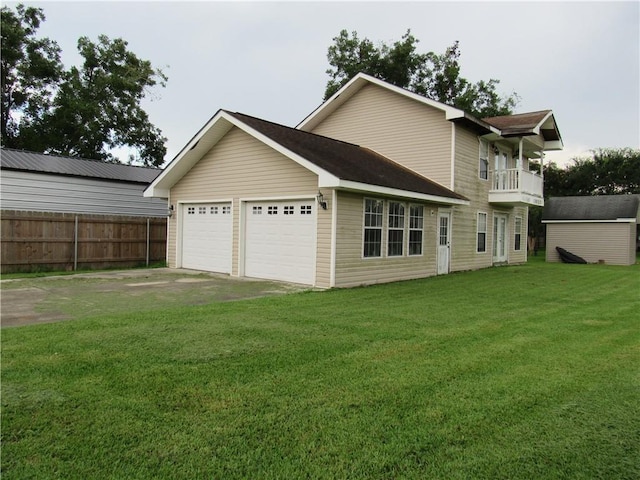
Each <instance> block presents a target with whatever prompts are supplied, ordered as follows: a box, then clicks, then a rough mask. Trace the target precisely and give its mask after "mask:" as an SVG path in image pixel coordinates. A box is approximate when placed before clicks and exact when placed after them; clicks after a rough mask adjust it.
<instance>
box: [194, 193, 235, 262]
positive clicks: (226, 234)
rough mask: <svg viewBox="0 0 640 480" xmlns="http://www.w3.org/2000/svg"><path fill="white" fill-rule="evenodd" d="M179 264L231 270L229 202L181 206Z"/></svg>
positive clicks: (231, 226) (231, 216) (231, 225)
mask: <svg viewBox="0 0 640 480" xmlns="http://www.w3.org/2000/svg"><path fill="white" fill-rule="evenodd" d="M182 219H183V221H182V267H183V268H192V269H194V270H205V271H209V272H220V273H231V243H232V231H233V221H232V219H233V215H232V214H231V203H201V204H187V205H183V207H182Z"/></svg>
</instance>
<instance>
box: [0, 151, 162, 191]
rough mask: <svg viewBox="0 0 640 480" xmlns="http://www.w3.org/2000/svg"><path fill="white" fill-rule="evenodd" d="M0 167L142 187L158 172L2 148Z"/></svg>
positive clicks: (157, 170)
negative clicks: (126, 183) (111, 181)
mask: <svg viewBox="0 0 640 480" xmlns="http://www.w3.org/2000/svg"><path fill="white" fill-rule="evenodd" d="M0 165H1V167H2V168H3V169H7V170H17V171H23V172H33V173H44V174H52V175H65V176H72V177H88V178H96V179H101V180H113V181H121V182H130V183H144V184H149V183H151V182H152V181H153V180H154V179H155V178H156V177H157V176H158V175H159V174H160V172H161V170H160V169H158V168H148V167H138V166H134V165H123V164H120V163H106V162H101V161H99V160H87V159H83V158H73V157H62V156H58V155H46V154H44V153H35V152H26V151H23V150H14V149H10V148H4V147H3V148H2V150H1V154H0Z"/></svg>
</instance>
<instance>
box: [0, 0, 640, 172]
mask: <svg viewBox="0 0 640 480" xmlns="http://www.w3.org/2000/svg"><path fill="white" fill-rule="evenodd" d="M3 3H4V5H7V6H9V7H13V6H15V5H16V2H3ZM23 3H25V4H28V5H31V6H37V7H41V8H43V10H44V12H45V15H46V17H47V19H46V21H45V23H44V24H43V25H42V27H41V29H40V34H41V35H42V36H48V37H49V38H51V39H54V40H56V41H57V42H58V43H59V45H60V47H61V48H62V50H63V62H64V63H65V66H67V67H68V66H70V65H72V64H74V63H78V62H79V60H80V58H79V56H78V55H77V49H76V43H77V39H78V38H79V37H80V36H83V35H84V36H88V37H90V38H91V39H93V40H95V39H96V38H97V36H98V35H100V34H106V35H108V36H109V37H111V38H116V37H121V38H123V39H125V40H127V41H128V42H129V47H130V49H131V50H132V51H133V52H135V53H136V54H137V55H138V56H140V57H141V58H144V59H147V60H150V61H151V63H152V64H153V65H154V66H155V67H159V68H161V69H162V70H163V71H164V72H165V73H166V74H167V76H168V77H169V81H168V83H167V86H166V88H164V89H156V90H154V95H153V96H154V98H153V99H152V100H149V101H145V108H146V110H147V111H148V113H149V115H150V117H151V121H152V122H153V123H154V124H155V125H157V126H158V127H159V128H161V129H162V131H163V134H164V135H165V136H166V137H167V138H168V143H167V149H168V152H167V157H166V160H167V161H168V160H171V159H172V158H173V157H174V156H175V155H176V154H177V153H178V152H179V150H180V149H181V148H182V147H183V146H184V145H185V144H186V143H187V142H188V140H189V139H190V138H191V137H192V136H193V135H194V134H195V133H196V132H197V131H198V129H200V128H201V127H202V126H203V125H204V124H205V123H206V122H207V121H208V120H209V118H211V117H212V116H213V115H214V114H215V112H216V111H217V110H218V109H220V108H224V109H227V110H232V111H238V112H242V113H246V114H249V115H253V116H256V117H260V118H264V119H266V120H270V121H273V122H277V123H281V124H284V125H289V126H295V125H297V124H298V123H299V122H300V121H301V120H302V119H303V118H304V117H306V116H307V115H308V114H309V113H310V112H311V111H313V110H314V109H315V108H316V107H318V105H320V103H321V102H322V96H323V93H324V89H325V86H326V83H327V81H328V79H329V77H328V75H327V74H326V69H327V68H329V64H328V62H327V57H326V55H327V48H328V47H329V46H330V45H331V44H332V43H333V38H334V37H336V36H337V35H338V33H339V32H340V30H342V29H347V30H348V31H357V32H358V36H359V37H360V38H365V37H366V38H369V39H370V40H372V41H373V42H374V43H377V42H385V43H388V44H390V43H393V42H394V41H396V40H399V39H400V38H401V36H402V35H403V34H404V33H405V32H406V31H407V29H411V32H412V33H413V35H414V36H415V37H416V38H418V39H419V40H420V44H419V50H420V51H421V52H424V53H426V52H428V51H434V52H436V53H443V52H444V51H445V49H446V48H447V47H448V46H450V45H451V44H453V42H454V41H456V40H459V41H460V50H461V52H462V55H461V65H462V75H463V76H464V77H465V78H467V79H469V80H471V81H474V82H475V81H478V80H488V79H490V78H495V79H498V80H500V85H499V90H500V91H501V93H503V94H509V93H511V92H516V93H517V94H518V95H519V96H520V98H521V101H520V104H519V105H518V108H517V111H518V112H526V111H535V110H542V109H552V110H553V111H554V114H555V117H556V121H557V123H558V126H559V128H560V133H561V135H562V137H563V140H564V144H565V150H564V152H562V153H554V154H551V155H550V156H549V157H548V158H549V159H551V160H553V161H556V162H558V163H560V164H563V163H564V162H566V161H567V160H568V159H569V158H572V157H574V156H577V155H583V154H585V153H587V152H588V150H589V149H592V148H598V147H634V148H638V147H639V146H640V93H639V90H640V33H639V32H640V2H637V1H630V2H575V1H573V2H540V1H536V2H517V1H511V2H506V1H503V2H478V1H474V2H446V3H445V2H426V1H424V2H422V1H413V2H353V1H347V2H325V1H323V2H275V3H274V2H262V1H261V2H217V1H206V2H205V1H202V2H158V1H156V2H53V1H46V2H23Z"/></svg>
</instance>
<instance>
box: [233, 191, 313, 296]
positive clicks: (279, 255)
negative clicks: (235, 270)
mask: <svg viewBox="0 0 640 480" xmlns="http://www.w3.org/2000/svg"><path fill="white" fill-rule="evenodd" d="M245 213H246V215H245V218H246V224H245V226H246V229H245V267H244V271H245V275H246V276H247V277H256V278H268V279H272V280H283V281H288V282H295V283H303V284H309V285H313V284H314V283H315V267H316V205H315V202H313V201H311V200H287V201H272V202H269V201H266V202H247V203H246V206H245Z"/></svg>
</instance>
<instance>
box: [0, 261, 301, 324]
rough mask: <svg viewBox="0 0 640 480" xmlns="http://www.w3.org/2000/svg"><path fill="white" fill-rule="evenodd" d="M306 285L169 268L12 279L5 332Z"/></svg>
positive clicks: (4, 287) (4, 288) (5, 298)
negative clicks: (33, 325) (7, 328)
mask: <svg viewBox="0 0 640 480" xmlns="http://www.w3.org/2000/svg"><path fill="white" fill-rule="evenodd" d="M310 288H311V287H309V286H307V285H296V284H290V283H284V282H272V281H263V280H256V279H244V278H235V277H229V276H228V275H222V274H215V273H205V272H197V271H193V270H178V269H169V268H154V269H135V270H118V271H107V272H104V271H103V272H97V273H82V274H76V275H61V276H50V277H39V278H23V279H8V280H2V281H1V282H0V294H1V297H0V301H1V314H2V317H1V320H2V327H15V326H20V325H30V324H35V323H48V322H55V321H61V320H73V319H79V318H84V317H90V316H96V315H111V314H123V313H124V314H135V313H136V312H142V311H151V310H167V309H170V308H173V307H179V306H187V305H206V304H210V303H215V302H225V301H232V300H241V299H248V298H255V297H263V296H267V295H280V294H284V293H291V292H296V291H302V290H308V289H310Z"/></svg>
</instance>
